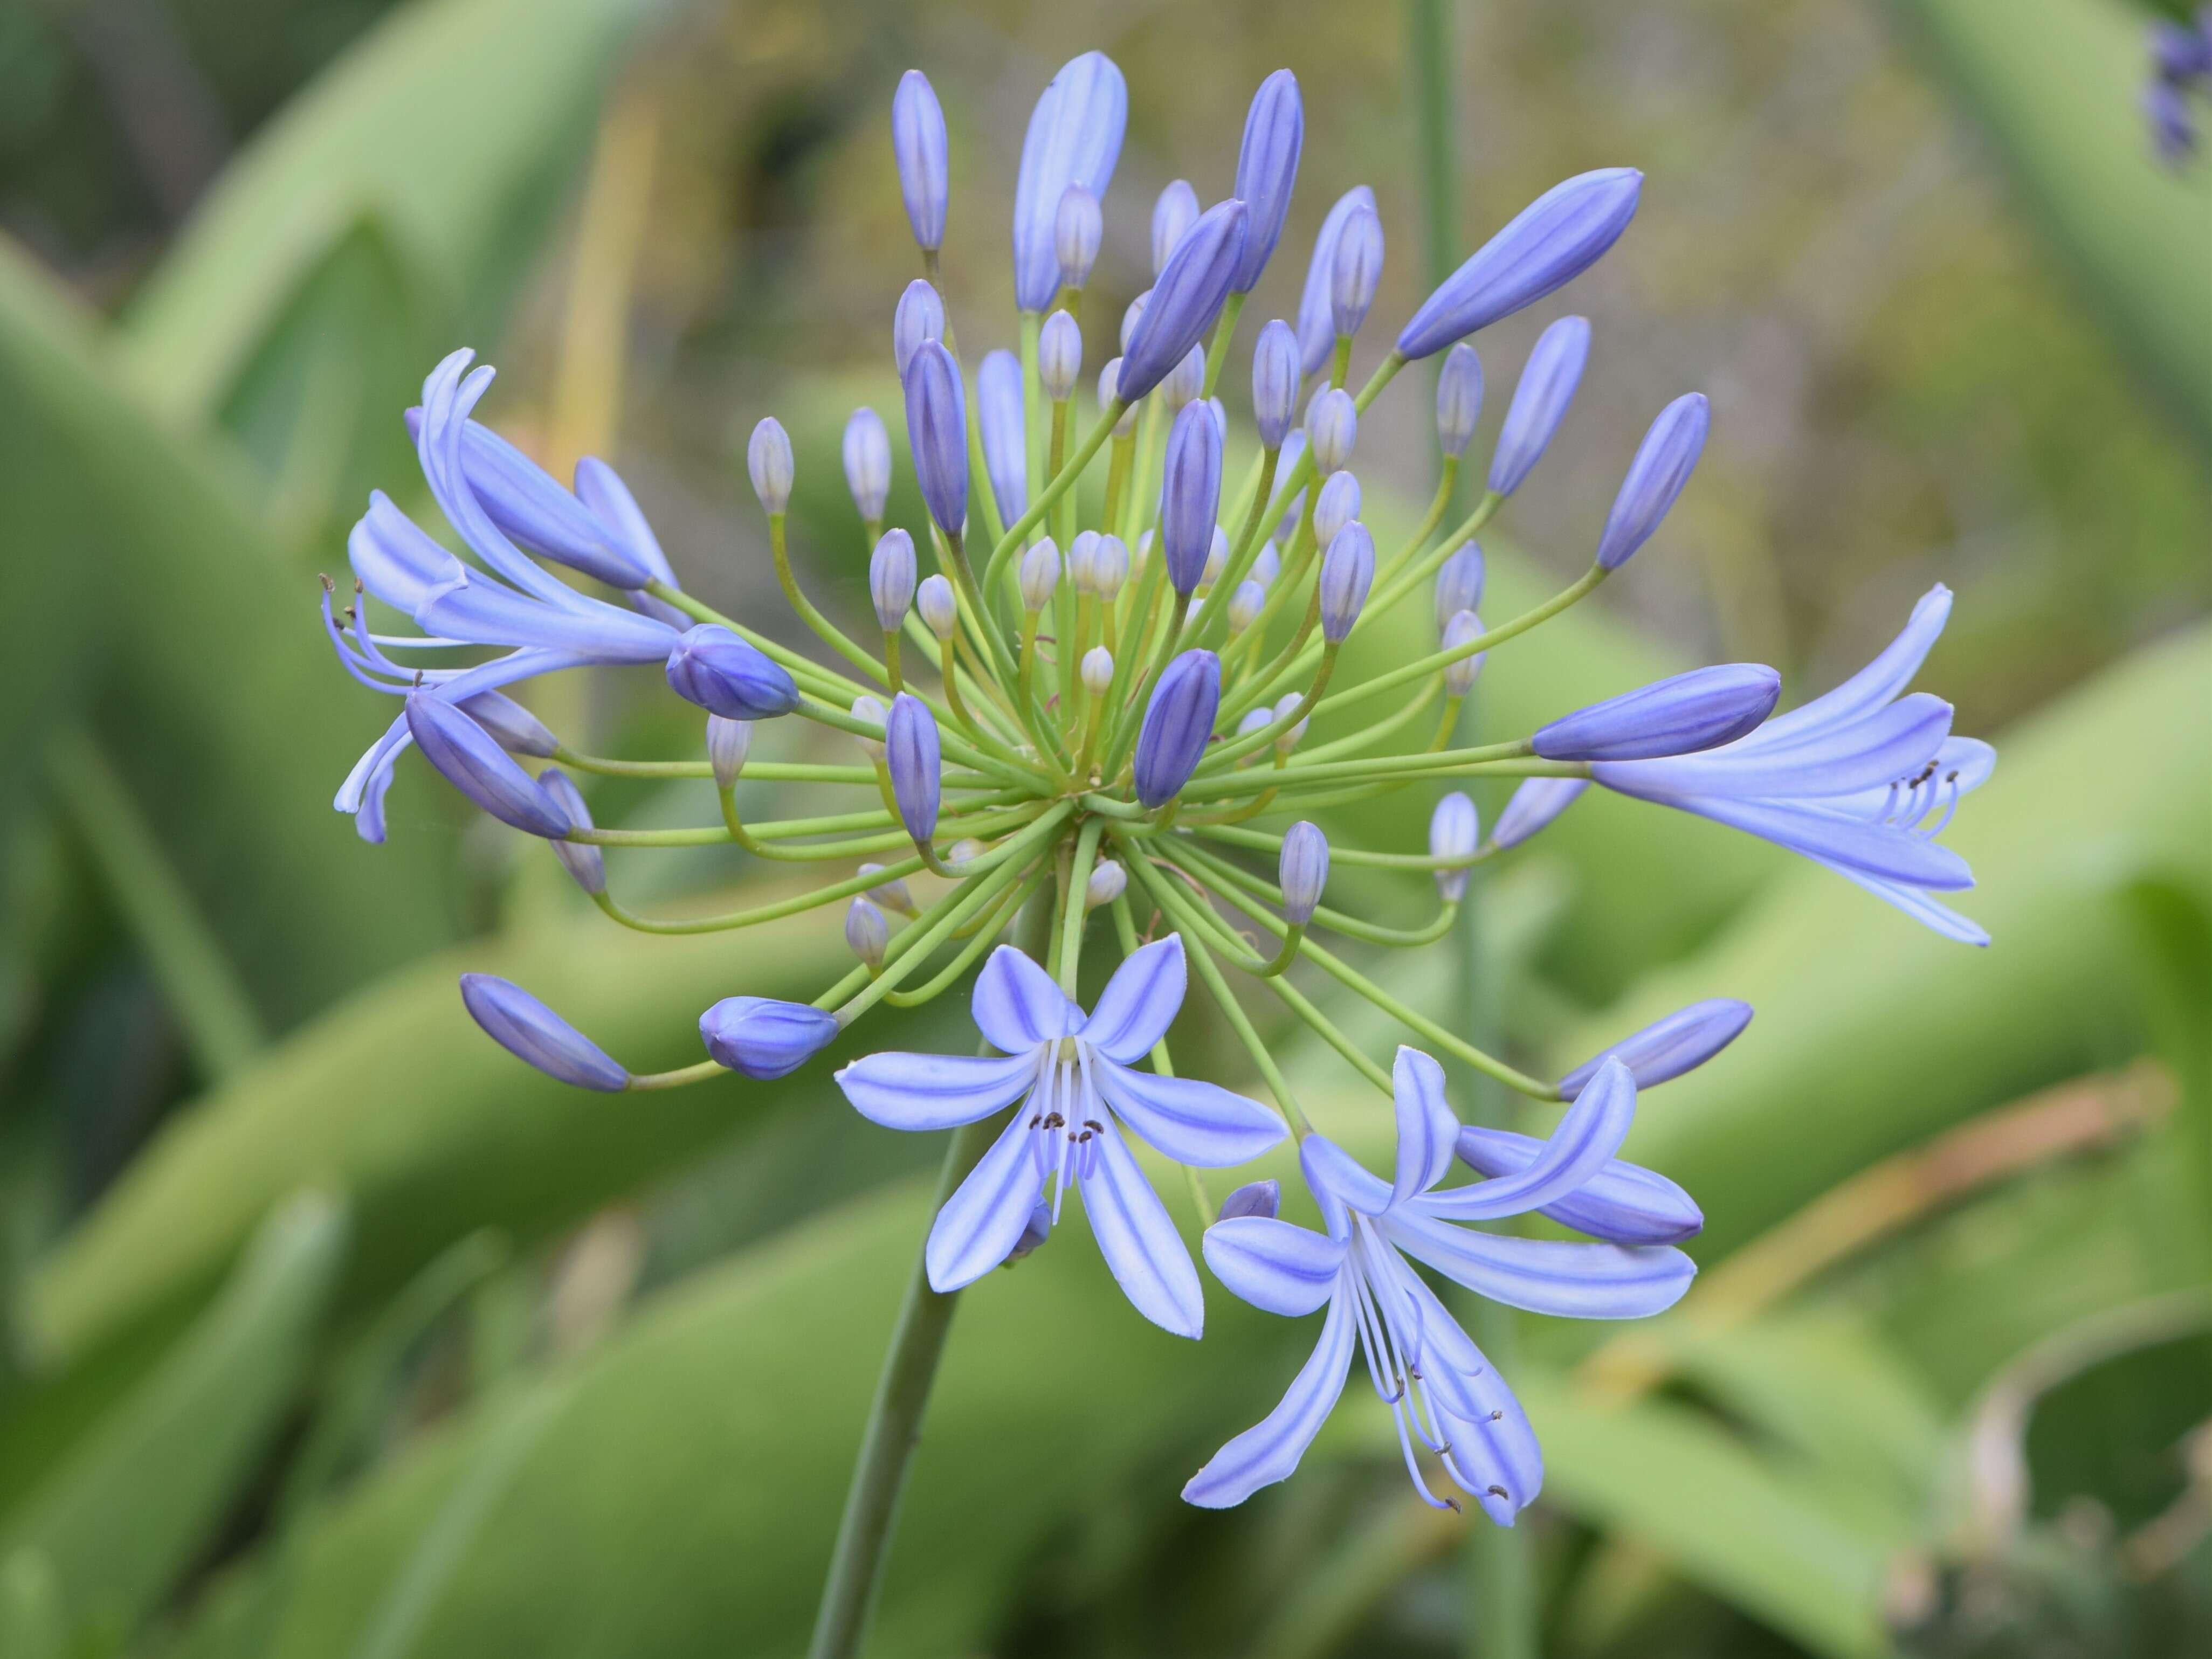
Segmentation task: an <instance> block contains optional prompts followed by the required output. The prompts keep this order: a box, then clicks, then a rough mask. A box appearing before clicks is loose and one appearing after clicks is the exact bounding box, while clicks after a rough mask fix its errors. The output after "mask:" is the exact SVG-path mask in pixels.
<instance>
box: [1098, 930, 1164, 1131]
mask: <svg viewBox="0 0 2212 1659" xmlns="http://www.w3.org/2000/svg"><path fill="white" fill-rule="evenodd" d="M1188 983H1189V979H1188V967H1187V965H1186V963H1184V961H1183V954H1182V934H1180V933H1170V934H1169V935H1168V936H1167V937H1166V938H1165V939H1155V940H1154V941H1153V942H1152V944H1150V945H1146V946H1145V947H1144V948H1143V949H1141V950H1139V951H1136V952H1135V953H1134V954H1133V955H1131V956H1129V957H1127V958H1125V959H1124V960H1123V962H1122V963H1121V966H1120V967H1119V968H1116V969H1115V970H1114V977H1113V978H1111V979H1109V980H1108V981H1106V988H1105V989H1104V990H1103V991H1101V992H1100V993H1099V994H1098V1001H1097V1005H1096V1006H1093V1007H1092V1009H1091V1018H1090V1019H1089V1020H1087V1021H1086V1022H1085V1024H1083V1026H1082V1027H1081V1028H1080V1029H1081V1031H1082V1035H1083V1038H1084V1040H1085V1042H1088V1043H1090V1044H1091V1047H1092V1048H1096V1049H1097V1051H1098V1052H1099V1053H1100V1054H1103V1055H1105V1056H1106V1058H1107V1059H1109V1060H1119V1061H1121V1064H1122V1065H1124V1066H1133V1065H1134V1064H1136V1062H1137V1061H1138V1060H1142V1059H1143V1058H1144V1057H1145V1056H1146V1054H1150V1053H1151V1052H1152V1045H1153V1044H1155V1043H1157V1042H1158V1041H1159V1040H1160V1039H1161V1038H1162V1037H1164V1036H1166V1035H1167V1031H1168V1027H1169V1026H1170V1024H1173V1023H1174V1021H1175V1017H1176V1010H1177V1009H1179V1008H1181V1007H1182V998H1183V992H1184V990H1185V988H1186V987H1188ZM1162 1150H1163V1151H1164V1150H1165V1148H1162Z"/></svg>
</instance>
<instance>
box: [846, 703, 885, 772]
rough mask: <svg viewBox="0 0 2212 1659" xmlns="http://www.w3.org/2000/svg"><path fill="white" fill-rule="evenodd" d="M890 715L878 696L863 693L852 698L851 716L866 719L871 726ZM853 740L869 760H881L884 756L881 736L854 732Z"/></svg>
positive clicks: (879, 723)
mask: <svg viewBox="0 0 2212 1659" xmlns="http://www.w3.org/2000/svg"><path fill="white" fill-rule="evenodd" d="M853 718H854V720H866V721H867V722H868V723H869V724H870V725H871V726H881V725H882V724H883V723H884V720H887V719H889V718H890V710H889V709H888V708H884V705H883V700H882V699H881V698H879V697H871V696H867V695H866V693H863V694H861V695H860V696H857V697H855V698H854V699H853ZM853 741H854V742H855V743H857V744H860V752H861V753H862V754H864V755H866V757H868V758H869V759H870V760H881V759H882V758H883V757H884V740H883V739H882V738H872V737H866V736H863V735H862V734H860V733H859V732H855V733H854V735H853Z"/></svg>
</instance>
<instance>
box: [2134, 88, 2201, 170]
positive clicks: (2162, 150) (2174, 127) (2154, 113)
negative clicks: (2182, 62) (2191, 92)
mask: <svg viewBox="0 0 2212 1659" xmlns="http://www.w3.org/2000/svg"><path fill="white" fill-rule="evenodd" d="M2139 98H2140V101H2141V103H2142V112H2143V120H2144V122H2145V123H2146V124H2147V125H2148V126H2149V128H2150V137H2151V143H2153V144H2154V146H2156V148H2157V150H2158V156H2159V160H2160V161H2164V162H2165V163H2166V165H2167V166H2169V167H2179V165H2180V164H2181V163H2182V162H2184V161H2187V160H2188V159H2189V158H2190V157H2191V156H2192V155H2195V154H2196V153H2197V117H2196V115H2195V114H2194V112H2191V109H2190V107H2189V100H2188V99H2186V98H2185V97H2184V96H2183V95H2182V93H2181V88H2179V87H2177V86H2175V85H2174V84H2173V83H2172V82H2169V81H2156V80H2154V81H2150V82H2146V83H2145V84H2144V86H2143V89H2142V93H2141V94H2139Z"/></svg>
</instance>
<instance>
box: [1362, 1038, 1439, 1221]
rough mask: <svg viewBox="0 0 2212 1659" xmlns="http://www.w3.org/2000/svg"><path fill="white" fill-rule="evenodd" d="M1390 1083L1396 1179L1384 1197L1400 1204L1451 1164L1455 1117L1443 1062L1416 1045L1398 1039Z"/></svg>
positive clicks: (1425, 1189) (1422, 1189) (1418, 1191)
mask: <svg viewBox="0 0 2212 1659" xmlns="http://www.w3.org/2000/svg"><path fill="white" fill-rule="evenodd" d="M1390 1085H1391V1091H1392V1093H1393V1095H1394V1096H1395V1099H1396V1103H1397V1108H1398V1179H1397V1182H1396V1184H1395V1186H1393V1187H1392V1188H1391V1189H1390V1201H1391V1202H1392V1203H1393V1204H1403V1203H1404V1202H1405V1201H1406V1200H1407V1199H1409V1198H1411V1197H1413V1194H1416V1193H1425V1192H1426V1191H1428V1189H1429V1188H1431V1187H1433V1186H1435V1185H1436V1184H1437V1182H1438V1181H1440V1180H1441V1179H1443V1173H1444V1171H1445V1170H1449V1169H1450V1168H1451V1160H1452V1148H1453V1146H1455V1145H1456V1144H1457V1143H1458V1140H1459V1119H1458V1118H1457V1117H1455V1115H1453V1113H1452V1109H1451V1103H1449V1101H1447V1100H1446V1099H1445V1098H1444V1068H1443V1066H1439V1065H1437V1062H1436V1061H1435V1060H1433V1059H1432V1058H1431V1057H1430V1056H1429V1055H1427V1054H1423V1053H1422V1052H1421V1051H1420V1050H1419V1048H1407V1046H1405V1045H1404V1044H1402V1043H1401V1044H1400V1045H1399V1048H1398V1060H1397V1063H1396V1064H1395V1066H1392V1067H1391V1068H1390ZM1354 1207H1359V1206H1354Z"/></svg>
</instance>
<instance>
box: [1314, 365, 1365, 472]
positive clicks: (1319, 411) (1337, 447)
mask: <svg viewBox="0 0 2212 1659" xmlns="http://www.w3.org/2000/svg"><path fill="white" fill-rule="evenodd" d="M1358 441H1359V410H1358V405H1356V404H1354V403H1353V402H1352V394H1351V393H1350V392H1346V390H1345V389H1344V388H1343V387H1342V386H1331V387H1330V388H1329V389H1328V391H1326V392H1322V394H1321V395H1320V396H1319V397H1317V398H1315V399H1314V400H1313V402H1312V403H1311V404H1310V405H1308V407H1307V409H1306V443H1307V445H1308V446H1309V447H1310V448H1311V449H1312V451H1313V458H1314V469H1315V471H1317V472H1319V473H1321V474H1322V477H1327V476H1328V474H1330V473H1332V472H1336V471H1341V470H1342V469H1343V467H1344V465H1345V464H1346V462H1348V461H1350V460H1351V459H1352V446H1353V445H1355V444H1357V443H1358Z"/></svg>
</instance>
